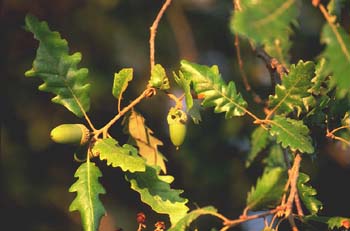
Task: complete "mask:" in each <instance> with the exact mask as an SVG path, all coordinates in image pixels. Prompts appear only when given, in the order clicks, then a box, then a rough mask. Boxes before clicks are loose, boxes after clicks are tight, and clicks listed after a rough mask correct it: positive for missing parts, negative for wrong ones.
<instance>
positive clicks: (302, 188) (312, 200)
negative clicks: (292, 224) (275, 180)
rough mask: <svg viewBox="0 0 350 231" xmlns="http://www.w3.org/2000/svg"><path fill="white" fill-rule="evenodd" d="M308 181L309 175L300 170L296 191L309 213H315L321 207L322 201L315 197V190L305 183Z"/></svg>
mask: <svg viewBox="0 0 350 231" xmlns="http://www.w3.org/2000/svg"><path fill="white" fill-rule="evenodd" d="M309 181H310V177H309V176H308V175H306V174H305V173H302V172H300V173H299V177H298V183H297V187H298V192H299V195H300V199H301V200H302V201H303V203H304V205H305V206H306V208H307V209H308V210H309V212H310V213H311V214H317V213H318V212H319V210H320V209H322V202H321V201H319V200H317V198H316V197H315V196H316V195H317V192H316V190H315V189H314V188H313V187H311V186H309V185H307V184H306V183H307V182H309Z"/></svg>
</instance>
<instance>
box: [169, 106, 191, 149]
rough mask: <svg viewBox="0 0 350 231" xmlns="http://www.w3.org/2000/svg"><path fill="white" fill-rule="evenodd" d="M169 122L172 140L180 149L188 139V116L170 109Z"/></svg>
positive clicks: (178, 110) (180, 111)
mask: <svg viewBox="0 0 350 231" xmlns="http://www.w3.org/2000/svg"><path fill="white" fill-rule="evenodd" d="M167 122H168V125H169V134H170V140H171V142H172V143H173V144H174V145H175V147H176V149H179V146H181V145H182V144H183V142H184V140H185V137H186V131H187V128H186V122H187V115H186V113H185V112H184V111H182V110H180V109H177V108H174V107H173V108H170V110H169V113H168V116H167Z"/></svg>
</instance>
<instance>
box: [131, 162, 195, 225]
mask: <svg viewBox="0 0 350 231" xmlns="http://www.w3.org/2000/svg"><path fill="white" fill-rule="evenodd" d="M126 179H127V180H128V181H129V182H130V184H131V188H132V189H133V190H135V191H137V192H138V193H140V196H141V201H143V202H144V203H146V204H148V205H149V206H151V208H152V209H153V210H154V211H155V212H157V213H161V214H168V215H169V217H170V221H171V223H172V224H175V223H176V222H178V221H179V220H180V219H181V218H182V217H184V216H185V215H186V213H187V211H188V210H189V208H188V207H187V206H186V203H187V201H188V200H187V199H185V198H182V197H180V194H181V193H182V192H183V190H175V189H171V188H170V185H169V183H168V182H166V181H164V180H163V178H162V177H160V176H159V175H158V174H157V170H156V169H154V168H152V167H149V166H147V167H146V171H145V172H134V173H126Z"/></svg>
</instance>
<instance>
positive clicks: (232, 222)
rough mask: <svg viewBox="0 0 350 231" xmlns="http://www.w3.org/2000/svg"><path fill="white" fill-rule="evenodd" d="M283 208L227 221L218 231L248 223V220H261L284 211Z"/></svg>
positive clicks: (279, 207)
mask: <svg viewBox="0 0 350 231" xmlns="http://www.w3.org/2000/svg"><path fill="white" fill-rule="evenodd" d="M284 209H285V207H284V206H278V207H276V208H274V209H272V210H269V211H266V212H263V213H260V214H255V215H251V216H241V217H240V218H239V219H235V220H227V221H226V222H224V227H222V228H221V229H220V231H226V230H228V229H229V228H231V227H233V226H236V225H238V224H240V223H243V222H246V221H250V220H254V219H258V218H263V217H266V216H269V215H271V214H275V213H277V212H279V211H281V210H284Z"/></svg>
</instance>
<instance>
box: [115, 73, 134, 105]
mask: <svg viewBox="0 0 350 231" xmlns="http://www.w3.org/2000/svg"><path fill="white" fill-rule="evenodd" d="M132 78H133V69H132V68H123V69H122V70H120V71H119V72H118V73H115V74H114V81H113V88H112V94H113V96H114V97H115V98H116V99H120V98H121V96H122V94H123V92H124V91H125V90H126V88H127V87H128V84H129V82H130V81H131V80H132Z"/></svg>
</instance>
